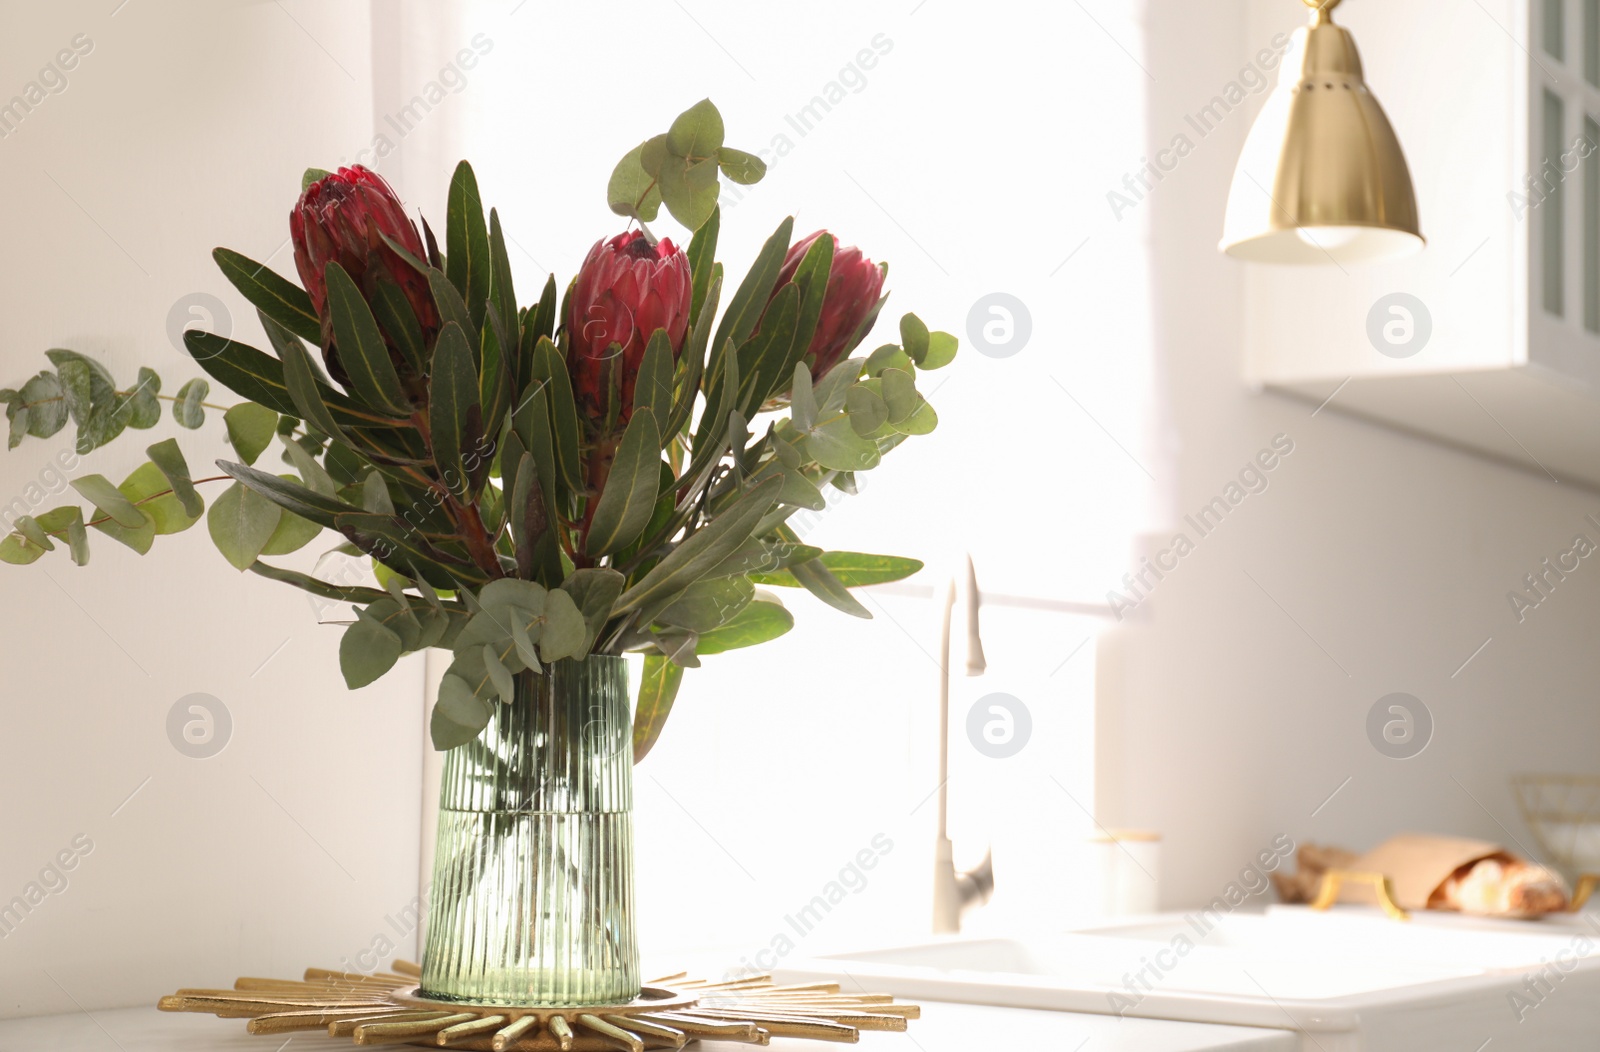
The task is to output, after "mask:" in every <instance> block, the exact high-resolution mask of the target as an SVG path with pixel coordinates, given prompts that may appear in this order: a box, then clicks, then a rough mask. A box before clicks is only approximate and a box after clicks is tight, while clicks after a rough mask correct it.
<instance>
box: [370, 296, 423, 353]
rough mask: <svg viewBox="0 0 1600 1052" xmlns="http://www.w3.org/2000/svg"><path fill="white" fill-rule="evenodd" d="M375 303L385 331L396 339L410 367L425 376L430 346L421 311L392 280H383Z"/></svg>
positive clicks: (379, 322)
mask: <svg viewBox="0 0 1600 1052" xmlns="http://www.w3.org/2000/svg"><path fill="white" fill-rule="evenodd" d="M371 306H372V313H373V316H374V317H376V318H377V319H378V324H379V325H381V326H382V327H383V331H384V333H385V334H386V335H388V337H389V338H390V339H391V340H393V341H394V345H395V348H396V349H398V350H399V351H400V356H401V357H402V358H404V359H405V363H406V367H407V368H409V369H410V370H411V371H412V372H413V373H415V374H416V375H417V376H423V375H425V374H426V373H427V371H428V367H427V362H428V347H427V344H426V343H425V342H424V340H423V338H422V326H421V324H420V323H419V322H418V321H417V312H416V311H414V310H413V309H412V308H411V303H410V301H409V300H407V299H406V294H405V292H403V291H402V290H401V288H400V286H399V285H397V284H395V283H394V282H392V281H380V282H378V289H377V294H376V295H375V296H373V297H372V303H371Z"/></svg>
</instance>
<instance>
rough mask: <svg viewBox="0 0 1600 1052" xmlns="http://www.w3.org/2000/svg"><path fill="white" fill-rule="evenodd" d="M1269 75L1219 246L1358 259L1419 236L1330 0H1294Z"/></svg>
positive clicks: (1259, 256)
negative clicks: (1299, 10) (1278, 67)
mask: <svg viewBox="0 0 1600 1052" xmlns="http://www.w3.org/2000/svg"><path fill="white" fill-rule="evenodd" d="M1303 2H1304V3H1305V5H1306V6H1307V7H1309V8H1311V9H1312V12H1311V21H1310V24H1308V25H1305V26H1302V27H1300V28H1299V29H1297V30H1295V31H1294V36H1293V38H1292V39H1291V41H1290V44H1289V50H1288V53H1287V54H1286V55H1285V56H1284V62H1283V69H1282V71H1281V72H1280V73H1279V75H1278V83H1277V86H1276V87H1274V88H1273V90H1272V93H1271V94H1270V95H1268V96H1267V101H1266V104H1265V105H1264V106H1263V107H1262V109H1261V114H1260V116H1258V117H1257V118H1256V122H1255V125H1254V126H1253V127H1252V128H1251V129H1250V135H1249V137H1248V138H1247V139H1246V140H1245V146H1244V151H1243V153H1242V154H1241V155H1240V157H1239V167H1238V168H1237V169H1236V170H1235V171H1234V175H1233V188H1232V190H1231V191H1230V192H1229V194H1228V213H1227V218H1226V220H1225V222H1224V223H1223V235H1222V245H1221V248H1222V250H1223V251H1224V252H1226V253H1227V254H1228V255H1230V256H1233V257H1234V258H1236V259H1244V260H1251V261H1254V262H1258V263H1321V264H1329V263H1335V264H1344V263H1368V262H1376V261H1379V260H1387V259H1398V258H1400V257H1401V256H1408V255H1411V254H1412V253H1414V252H1417V251H1419V250H1420V249H1421V248H1422V247H1423V245H1424V243H1425V242H1424V241H1423V237H1422V232H1421V230H1420V229H1419V228H1418V224H1417V198H1416V193H1415V192H1414V191H1413V190H1412V187H1411V172H1410V170H1409V169H1407V167H1406V158H1405V154H1404V153H1403V152H1402V151H1401V149H1400V142H1399V140H1398V139H1396V138H1395V134H1394V129H1393V128H1391V127H1390V126H1389V120H1388V118H1387V117H1385V116H1384V114H1383V107H1381V106H1379V105H1378V100H1377V99H1375V98H1374V97H1373V96H1372V93H1371V92H1370V91H1368V90H1367V85H1366V81H1365V80H1364V79H1363V78H1362V72H1361V55H1360V53H1359V52H1358V51H1357V50H1356V43H1355V39H1354V38H1353V37H1352V36H1351V35H1350V33H1349V31H1348V30H1346V29H1345V28H1344V27H1342V26H1337V25H1334V23H1333V18H1332V14H1331V12H1332V10H1333V8H1335V7H1337V6H1338V4H1339V0H1303Z"/></svg>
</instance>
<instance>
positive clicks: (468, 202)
mask: <svg viewBox="0 0 1600 1052" xmlns="http://www.w3.org/2000/svg"><path fill="white" fill-rule="evenodd" d="M444 246H445V247H444V252H445V259H444V262H445V273H446V274H447V275H448V276H449V278H450V284H452V285H454V286H455V287H456V288H457V289H458V290H460V292H461V295H462V297H463V298H464V299H465V300H466V301H467V310H468V311H469V312H470V313H471V315H472V320H473V321H474V322H476V323H477V324H479V325H481V324H483V311H484V307H485V306H486V305H487V304H488V300H489V286H490V283H491V278H490V270H489V230H488V227H487V226H485V225H484V222H483V199H482V198H481V197H479V196H478V179H477V176H475V175H473V174H472V166H471V165H470V164H468V163H467V162H466V161H462V162H461V163H460V164H458V165H456V170H455V174H454V175H453V176H451V178H450V197H449V201H448V204H447V213H446V220H445V228H444Z"/></svg>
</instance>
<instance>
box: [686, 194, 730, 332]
mask: <svg viewBox="0 0 1600 1052" xmlns="http://www.w3.org/2000/svg"><path fill="white" fill-rule="evenodd" d="M721 230H722V208H721V207H720V206H719V207H717V208H714V209H712V211H711V218H710V219H707V220H706V221H705V222H704V223H703V224H701V226H700V229H699V230H696V231H695V232H694V237H692V238H690V239H689V251H688V257H689V277H690V279H691V281H692V283H693V286H692V287H693V294H692V295H691V297H690V299H689V324H690V325H697V324H699V320H700V308H701V307H702V306H703V305H704V304H705V301H706V292H707V291H708V290H709V289H710V288H711V271H712V269H713V267H714V266H715V264H716V259H717V235H718V234H719V233H720V232H721ZM714 309H715V308H713V310H714Z"/></svg>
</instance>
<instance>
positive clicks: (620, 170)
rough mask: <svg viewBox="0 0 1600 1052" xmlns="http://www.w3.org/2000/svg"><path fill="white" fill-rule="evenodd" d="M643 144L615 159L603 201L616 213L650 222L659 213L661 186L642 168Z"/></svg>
mask: <svg viewBox="0 0 1600 1052" xmlns="http://www.w3.org/2000/svg"><path fill="white" fill-rule="evenodd" d="M644 147H645V144H644V143H640V144H639V145H638V146H635V147H634V148H633V149H631V150H629V151H628V153H627V154H626V156H624V157H623V158H622V160H620V161H618V162H617V166H616V168H615V169H613V170H612V172H611V180H610V182H608V183H607V184H606V204H607V205H608V206H609V207H610V209H611V211H613V212H615V213H616V214H617V215H619V216H629V217H631V218H633V219H638V220H640V221H642V222H646V223H650V222H654V221H655V218H656V216H657V215H659V214H660V212H661V186H660V184H659V183H658V182H657V181H656V177H655V176H653V175H651V174H650V173H649V172H648V171H646V170H645V167H644V161H643V155H644Z"/></svg>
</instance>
